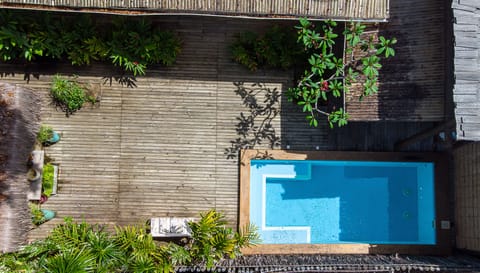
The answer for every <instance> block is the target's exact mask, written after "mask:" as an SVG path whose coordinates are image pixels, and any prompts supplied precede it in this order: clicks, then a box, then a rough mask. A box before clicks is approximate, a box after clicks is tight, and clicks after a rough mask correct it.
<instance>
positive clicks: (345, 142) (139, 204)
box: [0, 17, 434, 240]
mask: <svg viewBox="0 0 480 273" xmlns="http://www.w3.org/2000/svg"><path fill="white" fill-rule="evenodd" d="M159 20H160V19H159ZM161 20H162V22H163V24H164V25H165V27H166V28H168V27H172V28H174V29H176V30H177V31H178V32H179V35H180V36H181V37H182V39H183V41H184V44H183V48H184V50H183V52H182V54H181V55H180V57H179V59H178V61H177V64H176V65H175V66H173V67H172V68H163V67H153V68H152V69H151V70H150V71H148V72H147V76H146V77H141V78H138V81H136V82H134V84H135V85H136V87H134V88H130V87H127V86H126V85H121V84H120V83H118V82H116V81H115V80H113V81H112V84H111V85H110V84H109V82H108V81H107V82H106V83H105V78H104V77H109V76H111V75H114V71H112V70H111V69H110V68H108V67H106V66H102V65H99V64H95V65H93V66H91V67H90V68H71V67H70V66H68V65H66V66H62V65H58V66H56V67H30V68H29V71H30V72H31V73H32V74H30V76H31V77H30V80H29V81H28V82H27V81H25V80H24V77H25V75H24V73H22V71H23V68H22V67H6V66H3V67H0V69H2V71H6V72H4V73H3V74H2V79H1V80H2V81H6V82H9V83H15V84H18V85H19V86H28V87H29V88H32V89H35V90H38V92H40V93H41V94H42V96H43V100H44V102H43V105H42V106H40V105H39V106H38V107H42V119H43V122H44V123H46V124H49V125H52V126H53V127H54V129H56V130H58V131H59V132H60V133H61V136H62V139H61V141H60V142H59V143H57V144H55V145H53V146H51V147H48V148H46V154H47V156H49V157H51V158H53V159H54V160H55V162H56V163H59V164H60V176H59V179H60V182H59V189H58V195H56V196H53V197H51V198H50V200H48V202H47V203H45V204H44V208H47V209H52V210H55V211H56V212H57V216H58V218H57V219H55V220H53V221H50V222H48V223H46V224H44V225H42V226H41V227H40V228H38V229H35V230H33V231H32V232H31V233H30V235H29V236H30V237H29V238H30V240H33V239H35V238H39V237H43V236H45V234H46V233H45V232H46V231H48V230H49V229H50V228H51V227H52V226H53V225H54V224H56V223H59V222H61V221H62V220H61V218H62V217H66V216H73V217H74V218H76V219H85V220H87V221H88V222H96V223H106V224H135V223H139V222H144V221H146V220H147V219H149V218H150V217H162V216H178V217H192V216H197V215H198V212H201V211H204V210H208V209H210V208H216V209H217V210H219V211H223V212H224V213H225V214H226V216H227V218H228V220H229V221H230V222H231V223H232V225H236V224H237V223H238V221H237V220H238V199H239V178H238V168H239V165H238V150H239V149H240V148H274V149H279V148H284V149H287V148H289V149H292V150H316V149H319V150H337V149H339V150H368V149H371V150H372V149H373V150H391V149H393V143H395V141H398V140H400V139H401V138H404V137H407V136H409V134H414V133H416V132H417V131H418V130H421V129H423V128H428V127H429V126H432V124H431V123H395V122H393V123H387V122H382V123H371V124H369V125H368V126H364V125H362V124H358V125H355V124H354V126H353V127H351V129H348V128H345V129H342V130H330V129H329V128H327V126H326V124H323V123H322V125H321V126H320V127H319V128H310V127H309V126H308V125H307V123H306V122H305V119H304V114H303V113H300V112H299V109H298V108H297V107H296V106H293V105H291V104H290V103H288V102H286V101H285V100H284V99H281V98H279V99H278V101H274V102H272V106H271V107H270V108H269V111H266V113H269V114H270V115H269V116H268V115H261V114H260V115H257V114H258V113H259V111H260V110H261V109H262V105H264V96H265V95H266V94H270V95H271V94H274V93H275V92H277V91H278V92H281V91H282V90H285V88H286V87H287V86H288V84H289V83H290V82H291V76H292V75H291V73H290V72H288V71H258V72H257V73H251V72H248V71H247V70H245V69H244V68H242V67H240V66H239V65H237V64H234V63H233V62H231V60H230V57H229V54H228V50H227V47H226V45H227V44H228V41H230V40H231V39H232V37H233V35H234V34H235V33H237V32H239V31H241V30H246V29H262V28H263V27H265V26H266V25H267V24H268V22H261V21H244V20H232V19H219V18H209V19H206V18H199V17H182V18H180V19H179V18H174V17H169V18H162V19H161ZM12 71H15V72H12ZM57 72H59V73H63V74H77V75H79V80H80V81H81V82H84V83H93V84H101V86H102V100H101V102H100V103H99V104H98V105H96V106H94V107H90V106H86V107H85V108H84V109H82V110H80V111H79V112H77V113H75V114H74V115H72V116H70V117H68V118H67V117H65V114H64V113H63V112H61V111H56V110H55V109H54V108H53V106H52V105H50V99H49V97H48V89H49V85H50V82H51V79H52V76H53V75H54V74H55V73H57ZM37 73H38V74H37ZM35 75H37V76H39V77H38V79H37V78H35V77H34V76H35ZM253 83H260V84H262V85H261V86H258V85H256V86H252V84H253ZM252 89H255V90H256V91H258V92H260V93H259V94H258V95H256V99H257V102H258V103H257V104H252V103H251V102H252V101H251V100H249V99H242V97H241V96H240V95H239V94H245V92H249V91H251V90H252ZM247 98H249V97H247ZM242 114H243V116H244V117H251V116H255V119H254V124H255V125H257V126H258V125H260V124H262V122H263V121H265V124H269V125H270V126H266V127H261V126H260V128H263V130H260V131H259V130H258V129H256V128H253V127H251V124H249V123H248V122H245V121H246V120H247V121H248V119H246V120H245V119H242ZM241 121H243V122H241ZM241 132H242V133H243V134H242V133H241ZM345 136H347V137H345ZM411 149H414V150H416V151H422V150H432V149H434V148H433V146H432V141H428V140H427V141H426V142H424V144H422V145H417V146H415V147H413V148H411Z"/></svg>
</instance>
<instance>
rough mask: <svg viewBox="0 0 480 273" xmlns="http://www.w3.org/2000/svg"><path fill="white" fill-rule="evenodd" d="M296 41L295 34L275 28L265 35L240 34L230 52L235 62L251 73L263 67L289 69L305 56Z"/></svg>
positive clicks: (253, 33)
mask: <svg viewBox="0 0 480 273" xmlns="http://www.w3.org/2000/svg"><path fill="white" fill-rule="evenodd" d="M295 41H296V36H295V32H293V31H292V30H289V29H288V28H281V27H280V26H273V27H272V28H270V29H269V30H267V31H266V32H265V34H264V35H259V34H257V33H255V32H251V31H247V32H244V33H240V34H238V35H237V36H236V38H235V40H234V41H233V43H232V44H231V45H230V51H231V54H232V57H233V60H234V61H235V62H237V63H239V64H242V65H244V66H246V67H247V68H248V69H249V70H251V71H256V70H257V69H258V68H262V67H271V68H282V69H288V68H290V67H292V66H293V65H294V64H295V63H296V60H297V59H299V58H300V57H302V56H303V55H304V52H303V50H302V47H301V46H300V45H299V44H297V43H296V42H295Z"/></svg>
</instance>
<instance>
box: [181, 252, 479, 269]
mask: <svg viewBox="0 0 480 273" xmlns="http://www.w3.org/2000/svg"><path fill="white" fill-rule="evenodd" d="M479 270H480V259H477V258H474V257H471V256H463V255H462V256H452V257H432V256H398V255H252V256H244V257H240V258H238V259H236V260H225V261H223V262H221V263H220V264H219V265H218V266H217V267H216V268H214V269H212V270H205V268H200V267H181V268H178V269H177V272H181V273H187V272H206V271H210V272H219V273H222V272H225V273H267V272H311V273H313V272H378V273H381V272H390V273H392V272H409V273H414V272H478V271H479Z"/></svg>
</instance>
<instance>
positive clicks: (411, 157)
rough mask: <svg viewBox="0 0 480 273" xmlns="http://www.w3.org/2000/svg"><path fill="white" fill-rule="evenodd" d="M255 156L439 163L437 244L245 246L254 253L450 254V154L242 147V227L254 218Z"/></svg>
mask: <svg viewBox="0 0 480 273" xmlns="http://www.w3.org/2000/svg"><path fill="white" fill-rule="evenodd" d="M252 159H278V160H307V159H308V160H349V161H366V160H368V161H392V162H433V163H434V164H435V167H434V173H435V210H436V220H435V221H436V226H437V227H438V228H437V230H436V237H437V238H436V239H437V240H436V241H437V244H436V245H373V244H360V243H359V244H263V245H256V246H253V247H250V248H245V249H243V250H242V253H243V254H245V255H250V254H413V255H418V254H422V255H450V254H451V251H452V247H453V245H452V229H451V228H450V229H441V228H440V221H445V220H446V221H450V222H452V221H453V219H452V215H451V213H450V209H449V207H450V205H451V202H450V200H449V198H448V197H449V191H450V187H449V185H448V177H449V176H448V170H449V165H448V154H446V153H435V152H426V153H418V152H417V153H411V152H338V151H292V150H264V149H262V150H260V149H256V150H242V151H241V152H240V162H239V163H240V208H239V226H240V227H243V226H245V225H248V223H249V221H250V161H251V160H252Z"/></svg>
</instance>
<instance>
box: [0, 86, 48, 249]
mask: <svg viewBox="0 0 480 273" xmlns="http://www.w3.org/2000/svg"><path fill="white" fill-rule="evenodd" d="M39 105H40V99H39V97H38V96H37V94H35V92H34V91H32V90H28V89H23V88H19V87H16V86H14V85H10V84H6V83H2V82H0V124H1V126H0V252H1V251H12V250H15V249H16V248H17V247H18V246H19V245H20V244H22V243H24V242H25V241H26V232H27V231H28V230H29V229H30V227H31V221H30V212H29V209H28V204H27V189H28V182H27V178H26V172H27V169H26V163H27V159H28V157H29V155H30V152H31V151H32V148H33V146H34V143H35V138H36V132H37V131H38V127H39V121H40V107H39Z"/></svg>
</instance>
